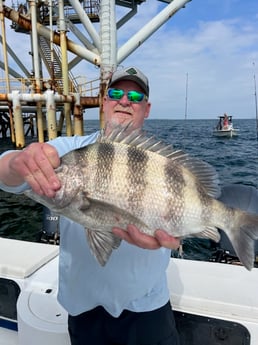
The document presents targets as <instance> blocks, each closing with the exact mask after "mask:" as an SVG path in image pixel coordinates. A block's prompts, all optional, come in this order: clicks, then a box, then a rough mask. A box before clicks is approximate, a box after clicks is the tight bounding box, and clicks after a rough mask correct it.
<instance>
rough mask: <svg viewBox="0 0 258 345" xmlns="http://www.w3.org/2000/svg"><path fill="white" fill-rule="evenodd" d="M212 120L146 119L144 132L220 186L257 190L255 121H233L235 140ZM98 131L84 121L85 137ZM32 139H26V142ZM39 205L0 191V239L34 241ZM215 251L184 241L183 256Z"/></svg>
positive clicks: (4, 145) (204, 243)
mask: <svg viewBox="0 0 258 345" xmlns="http://www.w3.org/2000/svg"><path fill="white" fill-rule="evenodd" d="M215 126H216V120H147V121H146V123H145V126H144V129H145V130H146V132H147V133H151V134H154V135H155V136H156V137H157V138H159V139H162V140H163V141H165V142H167V143H170V144H173V146H174V147H176V148H180V149H183V150H184V151H186V152H187V153H189V154H191V155H193V156H196V157H199V158H201V159H203V160H205V161H207V162H208V163H210V164H211V165H213V166H214V167H215V168H216V170H217V172H218V174H219V176H220V182H221V185H227V184H229V183H237V184H246V185H251V186H254V187H256V188H258V169H257V168H258V140H257V133H256V121H255V119H247V120H241V119H239V120H235V121H234V126H235V128H239V129H240V135H239V136H238V137H236V138H216V137H214V136H213V135H212V130H213V128H214V127H215ZM96 129H98V121H94V120H86V121H85V134H89V133H91V132H92V131H95V130H96ZM31 141H35V138H27V141H26V142H27V143H28V144H29V143H30V142H31ZM7 149H12V146H11V144H10V141H9V140H6V139H5V140H3V139H0V153H1V152H4V151H6V150H7ZM42 218H43V214H42V206H41V205H39V204H36V203H35V202H34V201H32V200H30V199H28V198H27V197H25V196H23V195H13V194H10V193H5V192H3V191H0V236H1V237H8V238H15V239H22V240H28V241H37V240H38V238H39V234H40V232H41V229H42ZM215 250H216V246H215V245H214V243H212V242H211V241H208V240H199V239H198V240H197V239H189V240H185V241H184V257H185V258H192V259H197V260H205V259H209V257H210V256H211V255H212V253H213V252H214V251H215Z"/></svg>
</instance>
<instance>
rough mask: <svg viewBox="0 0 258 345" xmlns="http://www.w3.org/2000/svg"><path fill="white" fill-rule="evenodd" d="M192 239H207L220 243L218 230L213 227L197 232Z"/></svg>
mask: <svg viewBox="0 0 258 345" xmlns="http://www.w3.org/2000/svg"><path fill="white" fill-rule="evenodd" d="M194 237H198V238H207V239H209V240H213V241H215V242H219V241H220V233H219V231H218V229H217V228H214V227H207V228H206V229H205V230H203V231H201V232H198V233H197V234H194Z"/></svg>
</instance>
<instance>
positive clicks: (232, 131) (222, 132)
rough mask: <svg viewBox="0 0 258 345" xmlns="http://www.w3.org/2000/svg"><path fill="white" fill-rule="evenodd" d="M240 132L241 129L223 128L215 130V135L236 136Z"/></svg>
mask: <svg viewBox="0 0 258 345" xmlns="http://www.w3.org/2000/svg"><path fill="white" fill-rule="evenodd" d="M238 134H239V130H237V129H228V130H227V129H221V130H214V131H213V135H214V136H216V137H224V138H232V137H236V136H238Z"/></svg>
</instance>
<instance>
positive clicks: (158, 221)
mask: <svg viewBox="0 0 258 345" xmlns="http://www.w3.org/2000/svg"><path fill="white" fill-rule="evenodd" d="M127 132H128V128H127V129H121V128H119V129H116V130H114V131H113V132H112V133H111V134H109V135H107V136H105V135H100V137H99V139H98V140H97V141H96V142H95V143H93V144H90V145H88V146H86V147H83V148H80V149H77V150H74V151H71V152H70V153H68V154H66V155H65V156H63V157H62V159H61V165H60V166H59V167H58V168H57V169H56V170H55V172H56V174H57V175H58V178H59V179H60V181H61V185H62V186H61V189H60V190H59V191H58V192H57V193H56V196H55V197H54V198H47V197H45V196H39V195H37V194H35V193H34V192H33V191H31V190H28V191H26V192H25V194H26V195H27V196H28V197H30V198H31V199H34V200H35V201H37V202H39V203H41V204H43V205H45V206H47V207H48V208H50V209H51V210H53V211H54V212H56V213H57V214H60V215H63V216H65V217H68V218H70V219H71V220H73V221H75V222H77V223H79V224H81V225H82V226H83V227H84V228H85V232H86V235H87V240H88V243H89V246H90V248H91V251H92V253H93V255H94V256H95V257H96V259H97V260H98V262H99V263H100V264H101V265H102V266H104V265H105V264H106V262H107V261H108V259H109V257H110V255H111V253H112V250H113V249H116V248H118V246H119V245H120V242H121V239H119V238H117V237H116V236H115V235H114V234H113V233H112V228H113V227H121V228H123V229H126V227H127V225H128V224H134V225H135V226H137V227H138V228H139V229H140V231H141V232H143V233H146V234H149V235H152V236H153V235H154V232H155V230H156V229H163V230H165V231H167V232H168V233H169V234H171V235H173V236H175V237H180V238H184V237H189V236H191V237H202V238H210V239H212V240H214V241H216V242H218V241H219V240H220V235H219V232H218V230H217V228H219V229H222V230H223V231H224V232H225V233H226V235H227V236H228V238H229V239H230V241H231V243H232V245H233V247H234V249H235V251H236V253H237V255H238V257H239V259H240V260H241V262H242V263H243V265H244V266H245V267H246V268H247V269H248V270H251V268H252V267H253V263H254V240H256V239H258V216H257V215H254V214H248V213H246V212H244V211H241V210H240V209H233V208H230V207H228V206H226V205H224V204H223V203H222V202H220V201H218V200H216V198H217V197H218V196H219V194H220V188H219V181H218V176H217V174H216V171H215V169H214V168H213V167H211V166H210V165H209V164H207V163H205V162H203V161H201V160H199V159H197V158H195V157H191V156H190V155H188V154H186V153H184V152H183V151H181V150H176V149H174V148H172V147H171V146H168V145H165V144H164V143H162V142H160V141H157V140H156V139H155V138H154V137H148V136H146V135H145V134H144V133H143V132H140V131H137V130H134V131H131V133H129V134H128V133H127Z"/></svg>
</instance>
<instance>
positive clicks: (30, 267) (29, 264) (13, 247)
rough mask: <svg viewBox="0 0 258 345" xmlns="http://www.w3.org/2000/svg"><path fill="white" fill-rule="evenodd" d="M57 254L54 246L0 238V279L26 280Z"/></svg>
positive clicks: (57, 249)
mask: <svg viewBox="0 0 258 345" xmlns="http://www.w3.org/2000/svg"><path fill="white" fill-rule="evenodd" d="M58 253H59V247H58V246H55V245H50V244H43V243H36V242H26V241H20V240H13V239H7V238H0V277H7V278H19V279H24V278H27V277H28V276H30V275H31V274H32V273H34V272H35V271H37V270H38V269H39V268H40V267H42V266H44V265H45V264H46V263H47V262H48V261H50V260H51V259H53V258H54V257H55V256H57V255H58Z"/></svg>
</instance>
